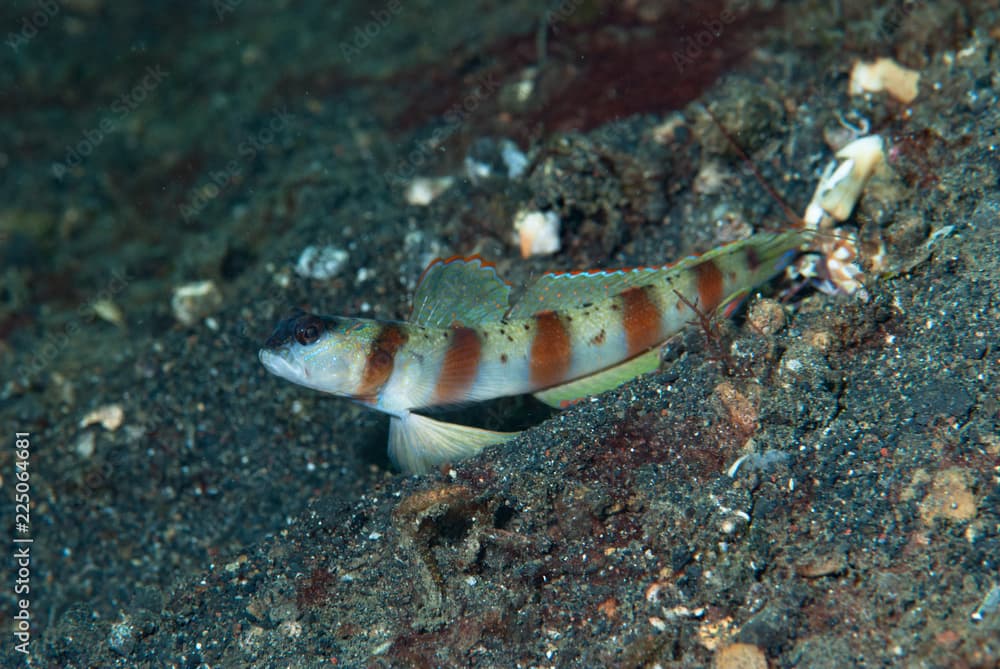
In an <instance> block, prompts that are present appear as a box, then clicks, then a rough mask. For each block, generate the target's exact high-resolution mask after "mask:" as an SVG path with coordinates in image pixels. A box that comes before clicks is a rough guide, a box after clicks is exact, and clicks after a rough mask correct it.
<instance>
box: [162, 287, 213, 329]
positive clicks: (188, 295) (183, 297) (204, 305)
mask: <svg viewBox="0 0 1000 669" xmlns="http://www.w3.org/2000/svg"><path fill="white" fill-rule="evenodd" d="M170 306H171V308H172V309H173V312H174V318H176V319H177V320H178V321H180V322H181V323H183V324H184V325H194V324H195V323H197V322H198V321H199V320H200V319H202V318H204V317H205V316H208V315H209V314H211V313H212V312H214V311H215V310H216V309H218V308H219V307H221V306H222V293H221V292H220V291H219V288H218V286H216V285H215V282H214V281H195V282H193V283H186V284H184V285H183V286H178V287H177V288H174V296H173V298H172V299H171V300H170Z"/></svg>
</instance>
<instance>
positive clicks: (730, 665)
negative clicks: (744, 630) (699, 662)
mask: <svg viewBox="0 0 1000 669" xmlns="http://www.w3.org/2000/svg"><path fill="white" fill-rule="evenodd" d="M712 666H713V667H715V669H767V657H766V656H765V655H764V651H762V650H761V649H760V648H758V647H757V646H753V645H751V644H748V643H734V644H730V645H728V646H726V647H725V648H722V649H721V650H719V652H718V653H716V654H715V659H714V660H713V662H712Z"/></svg>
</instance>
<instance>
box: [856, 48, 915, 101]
mask: <svg viewBox="0 0 1000 669" xmlns="http://www.w3.org/2000/svg"><path fill="white" fill-rule="evenodd" d="M919 81H920V73H919V72H917V71H916V70H911V69H908V68H905V67H903V66H902V65H900V64H899V63H897V62H896V61H894V60H893V59H892V58H878V59H876V60H875V61H874V62H871V63H865V62H862V61H860V60H859V61H857V62H856V63H854V68H853V69H852V70H851V81H850V84H849V85H848V92H849V93H850V94H851V95H861V94H862V93H879V92H881V91H885V92H887V93H888V94H889V95H891V96H892V97H894V98H896V99H897V100H899V101H900V102H903V103H906V104H909V103H911V102H913V101H914V100H915V99H916V97H917V93H918V86H917V84H918V82H919Z"/></svg>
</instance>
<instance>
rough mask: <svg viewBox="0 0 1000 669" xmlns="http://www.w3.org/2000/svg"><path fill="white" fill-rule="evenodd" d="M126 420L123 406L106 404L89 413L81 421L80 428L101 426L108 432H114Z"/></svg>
mask: <svg viewBox="0 0 1000 669" xmlns="http://www.w3.org/2000/svg"><path fill="white" fill-rule="evenodd" d="M123 420H125V410H124V409H122V405H121V404H105V405H104V406H102V407H98V408H96V409H94V410H93V411H91V412H90V413H88V414H87V415H86V416H84V417H83V418H81V419H80V427H90V426H91V425H97V424H99V425H100V426H101V427H103V428H104V429H105V430H107V431H108V432H114V431H115V430H117V429H118V428H119V427H121V425H122V421H123Z"/></svg>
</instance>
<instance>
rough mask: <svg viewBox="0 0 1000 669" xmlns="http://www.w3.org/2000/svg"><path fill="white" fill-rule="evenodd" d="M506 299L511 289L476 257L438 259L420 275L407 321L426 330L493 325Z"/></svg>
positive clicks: (488, 266) (488, 264)
mask: <svg viewBox="0 0 1000 669" xmlns="http://www.w3.org/2000/svg"><path fill="white" fill-rule="evenodd" d="M509 298H510V286H509V285H507V283H506V282H505V281H504V280H503V279H501V278H500V277H499V276H497V272H496V268H495V267H494V266H493V265H492V264H490V263H487V262H485V261H484V260H483V259H482V258H480V257H479V256H470V257H467V258H463V257H461V256H453V257H451V258H438V259H437V260H434V261H433V262H432V263H431V264H430V265H428V266H427V269H425V270H424V273H423V274H421V275H420V280H419V281H418V282H417V289H416V290H415V291H414V293H413V311H412V312H411V313H410V321H411V322H412V323H416V324H417V325H424V326H427V327H450V326H452V325H454V324H456V323H461V324H462V325H477V324H480V323H491V322H496V321H499V320H500V319H502V318H503V316H504V313H506V311H507V307H508V303H509Z"/></svg>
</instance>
